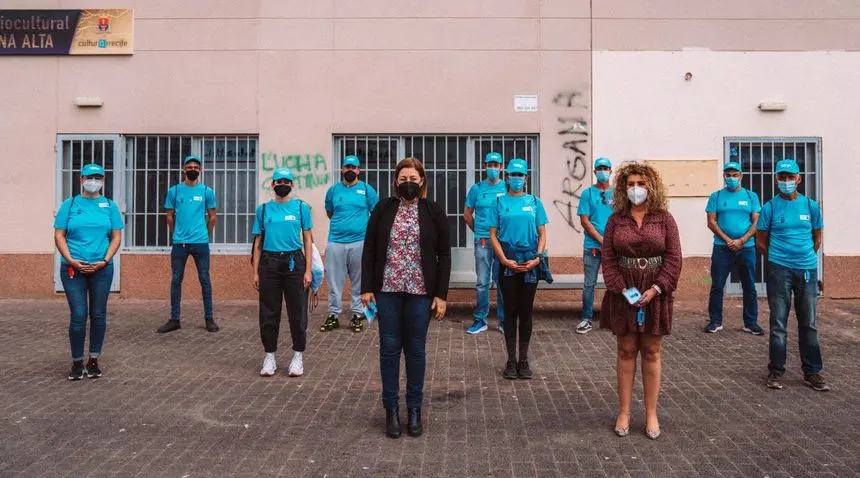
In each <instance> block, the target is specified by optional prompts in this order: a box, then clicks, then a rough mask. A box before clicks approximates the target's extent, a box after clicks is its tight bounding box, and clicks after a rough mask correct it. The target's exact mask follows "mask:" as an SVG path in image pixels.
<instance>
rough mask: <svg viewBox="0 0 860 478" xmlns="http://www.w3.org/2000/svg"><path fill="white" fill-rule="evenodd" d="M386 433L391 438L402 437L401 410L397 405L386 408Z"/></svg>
mask: <svg viewBox="0 0 860 478" xmlns="http://www.w3.org/2000/svg"><path fill="white" fill-rule="evenodd" d="M385 434H386V435H388V437H389V438H400V411H399V410H398V408H397V407H394V408H386V409H385Z"/></svg>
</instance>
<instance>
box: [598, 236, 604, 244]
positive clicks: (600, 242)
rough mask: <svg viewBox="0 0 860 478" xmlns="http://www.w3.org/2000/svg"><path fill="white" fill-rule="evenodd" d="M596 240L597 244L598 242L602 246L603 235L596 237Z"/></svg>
mask: <svg viewBox="0 0 860 478" xmlns="http://www.w3.org/2000/svg"><path fill="white" fill-rule="evenodd" d="M597 242H598V244H600V245H601V246H602V245H603V236H600V237H598V238H597Z"/></svg>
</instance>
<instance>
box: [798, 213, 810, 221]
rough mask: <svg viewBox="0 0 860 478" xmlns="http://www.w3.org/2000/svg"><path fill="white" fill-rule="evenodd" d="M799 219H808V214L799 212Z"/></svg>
mask: <svg viewBox="0 0 860 478" xmlns="http://www.w3.org/2000/svg"><path fill="white" fill-rule="evenodd" d="M800 220H801V221H808V220H809V214H801V215H800Z"/></svg>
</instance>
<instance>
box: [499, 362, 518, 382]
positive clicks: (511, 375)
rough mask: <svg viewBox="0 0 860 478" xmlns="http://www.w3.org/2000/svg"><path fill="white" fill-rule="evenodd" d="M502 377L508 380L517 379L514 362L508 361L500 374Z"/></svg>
mask: <svg viewBox="0 0 860 478" xmlns="http://www.w3.org/2000/svg"><path fill="white" fill-rule="evenodd" d="M502 377H505V378H506V379H508V380H516V379H517V363H516V362H515V361H513V360H508V363H507V365H505V371H504V372H502Z"/></svg>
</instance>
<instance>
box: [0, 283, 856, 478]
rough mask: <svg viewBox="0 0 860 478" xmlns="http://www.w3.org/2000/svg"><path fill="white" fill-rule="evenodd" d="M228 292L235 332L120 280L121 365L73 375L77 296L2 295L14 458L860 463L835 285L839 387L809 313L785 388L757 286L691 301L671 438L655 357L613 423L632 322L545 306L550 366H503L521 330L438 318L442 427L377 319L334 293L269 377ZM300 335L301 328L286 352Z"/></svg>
mask: <svg viewBox="0 0 860 478" xmlns="http://www.w3.org/2000/svg"><path fill="white" fill-rule="evenodd" d="M762 306H763V310H762V314H761V317H763V318H765V319H766V317H767V308H766V303H764V302H762ZM216 308H217V311H216V313H217V315H218V316H219V318H220V321H221V325H222V331H221V332H219V333H217V334H211V333H207V332H206V331H205V330H204V329H203V328H202V326H203V323H202V320H201V319H199V317H200V316H201V314H200V310H201V309H200V305H199V302H197V303H195V302H189V303H188V304H186V307H185V309H184V311H183V312H184V316H185V319H184V321H183V324H184V325H183V328H182V329H181V330H180V331H177V332H173V333H171V334H168V335H157V334H155V329H156V327H157V326H158V325H160V324H161V323H162V322H163V321H164V320H165V318H166V317H167V315H168V309H169V304H168V303H167V302H166V301H131V300H114V299H112V301H111V303H110V317H109V319H108V320H109V322H108V336H107V343H106V347H105V351H104V356H103V358H102V360H101V363H102V366H103V369H104V371H105V376H104V377H103V378H101V379H98V380H84V381H81V382H69V381H68V380H67V379H66V378H65V376H66V375H65V374H66V373H67V371H68V368H69V365H70V362H69V351H68V336H67V327H68V309H67V306H66V304H65V302H64V301H61V300H44V301H0V329H2V330H3V332H2V334H0V367H2V369H3V370H5V380H4V381H3V382H2V385H0V476H18V475H21V476H107V475H116V476H132V475H139V476H175V477H195V476H276V475H279V476H329V477H335V476H374V477H376V476H476V477H477V476H498V477H503V476H660V477H662V476H760V477H764V476H769V477H777V476H840V477H842V476H857V475H858V474H860V399H858V396H860V371H858V365H860V353H858V352H860V347H858V344H860V301H822V302H821V306H820V314H819V330H820V336H821V344H822V347H823V354H824V360H825V369H824V373H825V376H826V377H827V378H828V379H829V381H830V383H831V385H832V387H833V391H831V392H829V393H820V392H815V391H813V390H811V389H810V388H808V387H806V386H804V385H803V383H802V381H801V378H802V377H801V375H800V371H799V368H800V363H799V358H798V355H797V350H796V345H795V344H796V337H797V335H796V325H794V326H792V328H791V330H790V337H789V340H790V344H791V345H792V346H791V347H790V353H789V363H788V368H789V372H788V373H787V375H786V377H785V385H786V388H785V389H784V390H781V391H773V390H768V389H766V388H765V387H764V384H763V380H764V377H765V375H766V363H767V337H766V336H765V337H754V336H751V335H748V334H745V333H743V332H741V330H740V303H739V302H737V301H727V305H726V309H727V318H726V320H725V323H726V330H724V331H723V332H721V333H719V334H715V335H712V334H708V335H705V334H703V333H701V331H700V329H701V327H702V326H703V325H704V323H705V322H706V313H705V312H704V309H705V306H704V305H703V304H701V303H693V302H690V303H678V304H677V305H676V317H677V320H676V323H675V329H674V333H673V335H672V336H671V337H668V338H667V339H666V340H665V342H664V355H663V359H664V365H663V371H664V382H663V392H662V395H661V398H660V406H661V410H660V414H661V426H662V429H663V436H662V437H661V438H660V440H658V441H651V440H648V439H647V438H646V437H645V436H644V435H643V433H642V431H641V430H642V427H643V426H644V415H643V408H642V402H641V396H642V391H641V385H639V383H640V382H638V380H639V378H638V377H637V388H636V390H635V396H636V398H637V400H636V403H635V408H634V415H633V421H632V424H631V425H632V426H631V431H632V433H631V435H630V436H628V437H626V438H617V437H616V436H615V435H614V434H613V432H612V427H613V424H614V417H615V412H616V409H617V399H616V395H615V369H614V365H615V340H614V338H613V336H612V335H611V334H610V333H608V332H606V331H602V330H595V331H593V332H592V333H590V334H588V335H585V336H581V335H577V334H575V333H574V328H575V327H576V323H577V322H578V320H575V319H574V317H575V316H576V317H578V312H571V313H560V312H540V313H539V317H538V318H537V320H536V326H535V334H534V337H533V345H532V353H531V355H532V366H533V368H534V370H535V372H536V378H535V380H532V381H514V382H509V381H506V380H503V379H502V378H501V376H500V371H501V368H502V366H503V364H504V359H505V354H504V344H503V340H502V336H501V335H500V334H499V333H498V332H495V331H492V330H491V331H490V332H488V333H485V334H482V335H479V336H468V335H466V334H465V333H464V330H465V328H466V327H467V326H468V325H469V322H470V319H469V311H468V310H459V311H455V312H454V313H453V314H452V315H451V317H449V318H448V319H446V320H445V321H444V322H442V323H434V324H433V325H432V326H431V330H430V337H429V340H428V347H427V348H428V362H429V363H428V369H427V382H426V389H425V392H426V403H425V407H424V417H425V428H426V433H425V435H424V436H423V437H420V438H417V439H415V438H410V437H403V438H401V439H400V440H391V439H388V438H386V437H385V436H384V434H383V426H384V415H383V410H382V408H381V405H380V402H379V396H380V383H379V377H378V375H379V365H378V336H377V330H376V327H375V326H373V328H371V329H370V330H366V331H365V332H364V333H362V334H354V333H353V332H352V331H350V330H349V329H340V330H337V331H334V332H331V333H325V334H324V333H320V332H318V328H319V325H320V324H321V322H322V320H323V317H322V315H321V313H316V314H315V315H314V316H313V317H312V318H311V325H310V327H309V329H310V330H309V344H308V351H307V354H306V358H305V372H306V375H305V377H303V378H293V379H291V378H288V377H287V376H286V374H282V373H279V374H278V375H276V376H275V377H273V378H269V379H264V378H261V377H259V376H258V375H257V374H258V371H259V368H260V364H261V361H262V358H263V350H262V346H261V345H260V342H259V332H258V327H257V319H256V314H257V307H256V303H254V302H228V303H218V304H216ZM318 312H319V311H318ZM792 320H793V319H792ZM762 325H765V326H766V325H767V321H766V320H762ZM284 326H286V320H285V321H284ZM289 348H290V347H289V334H286V333H282V336H281V352H279V366H280V367H281V369H282V370H283V369H285V368H286V367H287V365H288V364H289V358H290V351H289Z"/></svg>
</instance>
